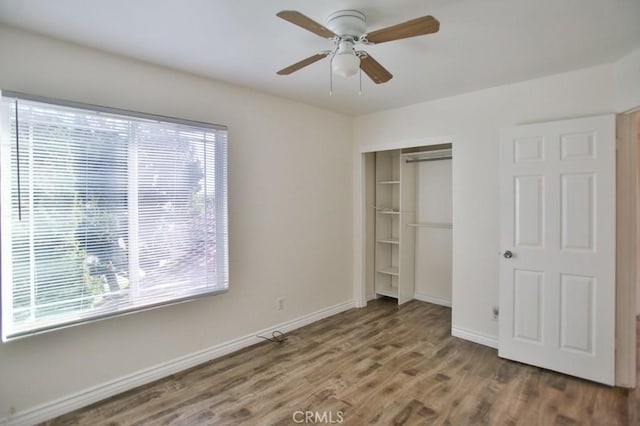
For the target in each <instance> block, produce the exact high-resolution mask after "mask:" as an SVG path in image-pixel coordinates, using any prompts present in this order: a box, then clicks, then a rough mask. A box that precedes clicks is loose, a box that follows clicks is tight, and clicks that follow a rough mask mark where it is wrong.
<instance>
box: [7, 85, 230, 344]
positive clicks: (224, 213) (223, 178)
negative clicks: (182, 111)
mask: <svg viewBox="0 0 640 426" xmlns="http://www.w3.org/2000/svg"><path fill="white" fill-rule="evenodd" d="M3 98H15V99H17V100H19V101H20V100H23V101H33V102H40V103H44V104H50V105H52V106H60V107H68V108H75V109H79V110H85V111H87V112H94V113H96V112H97V113H106V114H113V115H118V116H122V117H125V118H129V117H130V118H134V119H142V120H148V121H152V122H160V123H167V124H176V125H184V126H189V127H192V128H197V129H203V130H213V131H216V132H224V141H223V142H220V143H218V142H217V141H216V142H214V144H215V145H214V150H215V155H216V156H218V155H220V156H221V157H222V161H221V163H222V167H216V166H215V165H214V175H215V191H214V193H215V194H218V193H219V191H222V194H223V201H222V202H221V203H218V202H216V203H215V214H216V223H222V225H223V230H224V233H223V237H222V245H223V247H222V250H216V257H217V258H216V264H220V263H219V261H220V259H223V260H222V262H221V264H222V265H223V266H224V268H225V270H224V271H223V274H224V282H223V287H220V285H219V283H216V286H215V288H214V289H212V290H210V291H206V292H203V293H199V294H192V295H186V296H184V297H177V298H173V299H167V300H164V301H160V302H156V303H149V304H144V305H140V306H131V307H128V308H125V309H121V310H117V311H113V312H98V313H97V314H95V315H91V316H86V317H85V316H84V315H83V316H82V318H78V319H75V320H70V321H64V322H56V323H53V324H49V325H43V326H34V327H31V328H30V329H29V330H25V331H20V332H16V333H11V334H7V332H6V331H5V327H4V324H5V321H7V318H6V317H7V316H8V315H6V313H5V312H4V309H3V308H4V302H5V301H4V298H5V297H6V295H7V294H8V293H10V292H12V291H13V283H12V282H11V283H10V285H9V286H8V289H7V287H6V286H4V285H3V283H2V277H3V276H4V275H5V273H4V272H1V273H0V328H1V329H2V342H8V341H12V340H17V339H21V338H24V337H28V336H31V335H36V334H41V333H45V332H49V331H53V330H58V329H63V328H68V327H72V326H75V325H79V324H84V323H91V322H95V321H101V320H103V319H106V318H111V317H119V316H124V315H129V314H132V313H136V312H143V311H147V310H151V309H156V308H159V307H162V306H171V305H176V304H179V303H184V302H188V301H191V300H196V299H200V298H202V297H208V296H213V295H217V294H222V293H226V292H227V291H228V289H229V219H228V218H229V215H228V200H229V192H228V165H229V161H228V128H227V126H223V125H218V124H212V123H206V122H201V121H194V120H186V119H181V118H175V117H168V116H163V115H157V114H149V113H143V112H137V111H132V110H126V109H121V108H112V107H105V106H100V105H94V104H88V103H82V102H76V101H69V100H60V99H54V98H49V97H45V96H37V95H31V94H26V93H22V92H16V91H10V90H2V91H0V100H2V99H3ZM4 127H5V126H3V123H2V120H1V117H0V138H5V137H6V136H7V134H8V133H9V130H7V129H5V128H4ZM8 137H9V138H11V135H10V134H9V136H8ZM216 163H217V161H216ZM2 166H3V162H0V167H2ZM6 173H11V169H10V170H9V171H7V172H6ZM130 173H131V170H130V169H129V170H128V171H127V175H129V174H130ZM2 176H3V179H2V187H1V188H0V199H1V200H4V199H6V198H7V194H6V192H7V191H9V192H10V191H11V188H10V187H7V185H5V183H4V176H5V171H2ZM8 197H9V198H11V194H9V195H8ZM12 208H13V203H9V205H8V206H6V205H5V204H4V203H0V218H1V220H2V222H4V219H5V218H6V217H9V218H11V210H12ZM7 211H8V212H7ZM136 216H137V212H136ZM219 218H220V219H219ZM4 226H6V225H5V224H4V223H0V239H1V244H0V268H2V264H3V263H5V262H7V261H8V262H11V254H10V253H9V254H6V253H3V249H4V248H5V247H11V242H10V241H9V244H8V245H7V243H6V241H5V239H7V240H10V238H11V237H10V236H7V235H6V234H7V233H3V232H2V229H3V228H4ZM129 226H130V225H129ZM129 229H130V228H129ZM217 235H218V234H216V236H217ZM215 244H216V246H218V244H219V241H218V239H217V238H216V239H215ZM137 255H138V253H136V254H135V256H137ZM2 269H4V268H2ZM9 269H10V270H11V269H12V266H10V268H9ZM9 274H11V272H9ZM9 300H10V301H11V300H12V298H11V297H10V296H9ZM8 303H10V302H8Z"/></svg>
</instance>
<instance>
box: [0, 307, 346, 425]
mask: <svg viewBox="0 0 640 426" xmlns="http://www.w3.org/2000/svg"><path fill="white" fill-rule="evenodd" d="M354 306H355V304H354V301H353V300H350V301H347V302H343V303H338V304H337V305H333V306H329V307H327V308H324V309H321V310H319V311H316V312H313V313H311V314H308V315H304V316H302V317H300V318H296V319H293V320H290V321H285V322H283V323H281V324H276V325H274V326H273V327H269V328H266V329H263V330H258V331H256V332H255V333H251V334H248V335H246V336H243V337H239V338H237V339H233V340H229V341H227V342H224V343H221V344H218V345H215V346H212V347H210V348H207V349H204V350H201V351H198V352H194V353H192V354H189V355H185V356H183V357H180V358H176V359H173V360H171V361H168V362H165V363H162V364H158V365H154V366H153V367H150V368H146V369H144V370H140V371H137V372H135V373H133V374H129V375H127V376H123V377H120V378H117V379H115V380H111V381H109V382H106V383H102V384H100V385H97V386H94V387H91V388H88V389H85V390H83V391H80V392H77V393H74V394H71V395H68V396H65V397H63V398H60V399H57V400H54V401H50V402H47V403H44V404H41V405H38V406H36V407H33V408H29V409H27V410H23V411H19V412H17V413H15V414H13V415H12V416H9V417H5V418H0V425H7V426H9V425H11V426H13V425H33V424H36V423H41V422H44V421H47V420H49V419H52V418H54V417H57V416H60V415H62V414H65V413H68V412H70V411H73V410H77V409H78V408H82V407H85V406H87V405H89V404H93V403H95V402H98V401H101V400H103V399H105V398H109V397H111V396H114V395H117V394H119V393H122V392H124V391H127V390H130V389H133V388H136V387H138V386H141V385H144V384H147V383H151V382H153V381H155V380H158V379H162V378H163V377H167V376H170V375H171V374H175V373H178V372H180V371H183V370H186V369H188V368H191V367H195V366H196V365H199V364H202V363H204V362H207V361H211V360H213V359H216V358H219V357H221V356H224V355H227V354H230V353H232V352H235V351H237V350H240V349H242V348H246V347H247V346H251V345H254V344H256V343H259V342H263V340H262V339H260V338H258V337H256V336H257V335H268V334H269V333H271V332H272V331H274V330H280V331H282V332H283V333H287V332H290V331H293V330H295V329H297V328H300V327H303V326H305V325H308V324H311V323H313V322H316V321H319V320H321V319H324V318H327V317H330V316H332V315H336V314H339V313H340V312H344V311H346V310H349V309H351V308H353V307H354Z"/></svg>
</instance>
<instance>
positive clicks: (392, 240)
mask: <svg viewBox="0 0 640 426" xmlns="http://www.w3.org/2000/svg"><path fill="white" fill-rule="evenodd" d="M376 241H377V242H378V243H384V244H400V238H380V239H379V240H376Z"/></svg>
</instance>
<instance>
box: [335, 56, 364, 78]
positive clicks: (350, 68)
mask: <svg viewBox="0 0 640 426" xmlns="http://www.w3.org/2000/svg"><path fill="white" fill-rule="evenodd" d="M359 69H360V58H359V57H358V56H357V55H356V54H355V53H351V52H345V53H337V54H336V55H335V56H334V57H333V62H332V63H331V70H332V71H333V73H334V74H337V75H339V76H340V77H345V78H346V77H351V76H352V75H355V74H356V73H357V72H358V70H359Z"/></svg>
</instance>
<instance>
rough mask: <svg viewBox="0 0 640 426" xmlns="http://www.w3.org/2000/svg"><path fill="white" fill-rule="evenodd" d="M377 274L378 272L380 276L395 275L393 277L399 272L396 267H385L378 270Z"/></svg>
mask: <svg viewBox="0 0 640 426" xmlns="http://www.w3.org/2000/svg"><path fill="white" fill-rule="evenodd" d="M378 272H380V273H381V274H387V275H395V276H399V275H400V270H399V269H398V267H397V266H387V267H386V268H380V269H378Z"/></svg>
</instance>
